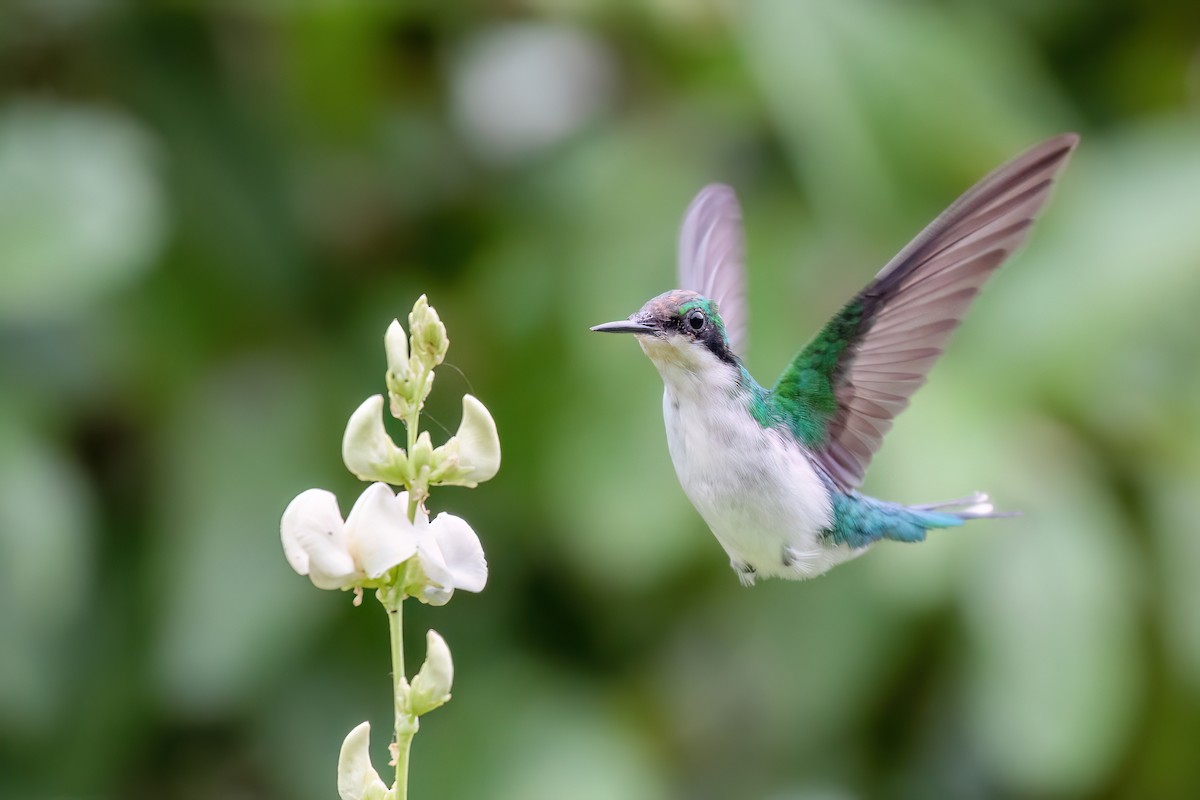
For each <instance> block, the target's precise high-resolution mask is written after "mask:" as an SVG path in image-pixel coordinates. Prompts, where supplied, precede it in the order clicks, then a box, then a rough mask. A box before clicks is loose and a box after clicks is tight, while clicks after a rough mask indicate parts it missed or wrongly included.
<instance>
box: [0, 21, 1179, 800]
mask: <svg viewBox="0 0 1200 800" xmlns="http://www.w3.org/2000/svg"><path fill="white" fill-rule="evenodd" d="M169 6H170V7H169V8H168V7H163V8H157V7H155V8H151V4H136V3H123V4H121V3H117V4H111V3H108V4H106V3H97V2H42V1H41V0H16V1H15V2H10V3H7V4H5V5H4V8H3V10H2V11H0V66H2V67H3V69H2V70H0V74H2V75H3V79H2V81H0V87H2V88H0V92H3V96H2V97H0V104H2V107H0V641H3V647H0V797H5V798H8V797H12V798H40V797H73V796H86V797H113V798H122V799H124V798H167V799H168V800H171V799H173V798H180V799H183V798H187V799H188V800H192V799H194V798H229V797H247V798H297V799H298V800H305V799H306V798H313V799H314V800H316V798H328V797H330V796H332V795H333V791H334V790H333V786H332V784H331V779H330V776H332V775H333V774H334V772H335V763H336V757H337V750H338V745H339V742H340V741H341V739H342V736H343V735H344V734H345V732H346V731H347V730H349V729H350V728H351V727H353V726H354V725H355V724H357V723H358V722H359V721H361V720H362V719H364V718H367V717H370V716H371V715H375V716H374V718H372V722H373V724H374V726H375V728H376V730H377V731H384V730H387V729H388V728H389V727H390V724H391V719H390V715H389V714H382V713H380V708H379V703H378V698H379V697H380V696H381V695H383V696H386V695H385V693H386V692H387V687H388V681H389V678H388V675H387V674H386V672H385V671H384V670H383V669H381V668H380V666H379V665H381V664H385V663H386V661H387V657H386V653H387V638H386V631H384V630H382V629H380V626H378V625H377V624H376V623H377V622H378V620H377V619H376V618H372V615H367V614H358V613H356V612H355V609H353V608H352V607H351V606H350V605H349V603H347V602H345V597H344V596H342V595H340V594H338V593H322V592H315V591H313V590H312V589H311V587H310V586H309V585H308V581H307V580H306V579H304V578H300V577H298V576H297V575H295V574H294V573H293V572H292V571H291V570H290V569H289V567H288V565H287V563H286V562H285V561H284V559H283V558H282V556H281V554H280V551H279V542H278V538H277V535H276V531H277V525H278V520H279V516H280V513H281V511H282V509H283V508H284V506H285V505H286V504H287V502H288V500H289V499H290V498H292V497H293V496H295V495H296V494H297V493H298V492H300V491H302V490H304V489H306V488H308V487H309V486H325V487H328V488H329V489H331V490H333V491H334V492H335V493H336V494H338V495H339V496H343V497H350V496H353V494H354V492H355V491H356V489H358V488H360V487H359V486H358V484H357V482H356V481H355V480H354V479H353V478H352V477H350V476H349V475H347V474H346V473H345V471H344V469H343V467H342V465H341V463H340V461H339V459H338V458H337V456H336V454H337V452H338V447H339V442H340V441H341V437H342V433H343V426H344V424H345V420H346V418H347V416H348V415H349V414H350V413H351V412H352V411H353V410H354V408H355V407H356V406H357V404H358V403H359V402H360V401H361V399H362V397H364V396H367V395H369V394H370V393H372V392H374V391H377V390H378V384H379V377H380V376H379V367H380V363H379V331H380V330H382V329H383V326H385V325H386V324H387V322H388V321H389V320H391V319H392V318H394V317H397V316H400V315H402V314H403V313H404V312H405V311H406V310H407V309H408V308H410V307H411V305H412V303H413V301H414V300H415V299H416V298H417V297H418V296H419V295H421V294H422V293H427V294H428V295H429V298H430V301H431V302H432V303H433V304H434V305H435V306H436V307H437V308H438V310H439V312H440V313H441V314H442V317H443V320H444V322H445V324H446V327H447V328H448V329H449V330H451V331H452V332H453V333H454V347H453V348H452V349H451V351H450V352H449V355H448V357H449V358H450V362H451V363H450V364H448V365H446V366H444V367H442V369H441V374H440V376H439V378H438V381H437V385H436V387H435V388H434V390H433V392H432V394H431V395H430V396H429V398H428V401H427V403H426V407H425V411H424V413H425V414H426V415H427V418H428V419H430V420H438V421H440V422H441V424H442V425H443V426H445V427H446V428H448V429H450V430H447V432H446V433H447V435H448V434H449V433H450V432H452V430H453V426H454V424H455V420H457V419H458V418H459V415H460V410H459V398H460V397H461V396H462V395H463V394H464V393H466V392H468V391H469V392H471V393H472V394H474V395H476V396H478V397H481V398H485V399H486V401H487V405H488V408H489V409H490V410H491V412H492V414H493V415H494V417H495V420H496V424H497V426H498V428H499V430H500V433H501V435H502V436H503V438H504V443H505V453H504V458H505V462H504V468H503V470H502V471H501V473H500V475H499V476H498V477H497V479H496V480H495V481H494V482H493V483H492V484H490V485H489V488H488V491H486V492H467V491H462V492H459V491H457V490H455V489H453V488H450V489H447V490H446V493H445V496H446V499H445V503H446V506H447V507H448V508H453V510H454V511H455V513H461V514H462V515H463V516H464V517H465V518H467V519H469V520H471V522H472V524H474V525H475V526H476V529H477V530H479V531H480V533H481V534H482V536H483V540H484V547H485V548H486V551H487V553H488V560H489V563H490V567H491V583H490V584H489V586H488V588H487V590H486V592H485V593H483V594H482V595H480V596H474V595H471V596H464V597H462V598H461V599H460V600H458V601H456V602H455V603H453V604H451V605H450V606H448V607H447V608H446V609H442V610H440V611H438V612H436V619H435V618H434V616H432V614H431V613H430V612H429V610H428V609H425V608H419V609H414V610H413V611H412V614H411V616H410V623H411V624H410V625H409V628H410V629H411V630H412V631H413V632H414V638H413V640H412V641H411V642H410V643H409V644H410V646H411V647H412V648H414V651H418V650H420V642H419V641H418V640H417V638H415V637H416V636H417V634H418V633H419V632H420V631H423V630H425V629H426V628H429V627H430V626H431V625H434V624H435V623H436V627H437V628H438V630H439V631H440V632H441V633H443V634H444V635H445V636H446V638H447V640H449V641H452V642H453V643H454V646H455V651H454V653H455V663H456V667H457V668H458V670H459V674H460V678H459V680H458V682H457V683H456V684H455V687H454V696H455V700H454V702H453V703H451V704H449V705H448V706H446V707H445V708H444V709H441V710H439V711H438V713H437V714H435V715H432V716H430V717H429V718H428V723H427V725H426V726H425V727H426V730H427V733H428V735H427V736H423V737H422V738H423V739H424V741H419V742H418V743H417V746H416V750H415V752H414V755H413V764H414V768H413V775H412V796H413V797H414V798H434V797H454V798H472V799H473V800H475V799H478V800H509V799H510V798H511V799H513V800H516V799H517V798H519V799H520V800H540V798H561V797H568V796H569V797H581V798H589V799H590V798H593V797H594V798H622V800H642V799H643V798H645V799H646V800H656V799H657V798H689V800H691V799H692V798H712V799H713V800H718V799H723V798H737V799H738V800H768V799H773V800H779V799H780V798H812V797H818V796H823V797H828V796H862V797H897V798H907V797H913V798H917V797H993V796H1005V797H1100V796H1103V797H1130V798H1134V797H1170V796H1182V795H1185V794H1187V793H1188V792H1189V791H1191V790H1192V787H1194V786H1195V785H1196V784H1197V783H1200V767H1197V764H1196V760H1195V746H1194V745H1195V742H1196V741H1200V580H1197V575H1198V574H1200V546H1198V545H1197V542H1198V541H1200V539H1198V537H1197V536H1196V532H1197V528H1196V521H1195V517H1196V510H1195V494H1196V491H1197V486H1200V414H1198V413H1197V409H1198V408H1200V337H1197V336H1196V322H1195V308H1196V306H1197V303H1198V302H1200V271H1198V270H1197V269H1196V264H1197V263H1200V234H1198V233H1197V227H1196V220H1198V219H1200V189H1198V188H1197V187H1200V144H1198V142H1200V137H1198V136H1197V114H1198V111H1197V107H1196V104H1197V97H1196V94H1195V92H1196V81H1195V50H1196V41H1197V34H1196V32H1197V31H1198V30H1200V12H1198V11H1197V5H1196V4H1195V3H1194V2H1183V0H1167V1H1166V2H1159V3H1153V4H1147V3H1134V2H1131V0H1124V2H1114V3H1107V4H1094V3H1083V2H1060V3H1049V4H1047V3H1032V2H1020V3H1012V2H1008V3H1002V2H997V1H995V0H974V1H972V0H951V1H950V2H925V1H916V2H908V3H884V2H875V1H873V0H811V1H810V2H803V3H801V2H790V1H789V0H751V1H750V2H728V3H718V4H712V5H711V6H710V4H703V3H683V2H651V3H645V4H603V3H595V2H571V3H553V2H548V0H527V1H525V2H517V3H515V4H500V5H497V4H486V3H465V4H463V3H460V4H455V3H429V2H423V3H414V2H406V3H375V2H358V3H355V2H294V3H282V2H266V3H228V2H226V3H186V4H169ZM718 8H719V9H721V10H718ZM513 9H516V13H514V11H513ZM547 64H549V66H547ZM1066 129H1076V130H1079V131H1080V132H1081V134H1082V135H1083V140H1082V144H1081V146H1080V149H1079V151H1078V153H1077V155H1076V157H1075V158H1074V159H1073V162H1072V164H1071V166H1070V168H1069V169H1068V171H1067V173H1066V175H1065V178H1064V180H1063V182H1062V185H1061V187H1060V188H1059V190H1058V191H1057V192H1056V197H1055V198H1054V199H1053V200H1052V202H1051V204H1050V207H1049V210H1048V212H1047V213H1046V214H1045V216H1044V219H1043V220H1042V222H1041V223H1040V224H1039V225H1038V227H1037V229H1036V230H1035V232H1034V235H1033V236H1032V239H1031V242H1030V245H1029V246H1028V248H1027V249H1026V250H1025V251H1024V252H1023V253H1021V254H1019V255H1018V256H1017V257H1016V258H1015V259H1014V260H1013V261H1012V263H1011V264H1010V265H1009V266H1007V267H1005V269H1004V270H1002V271H1001V272H1000V274H999V275H997V277H996V278H995V279H994V280H993V281H992V282H990V284H989V286H988V289H987V291H986V292H985V294H984V295H983V297H981V298H980V300H979V301H978V303H976V304H975V306H974V308H973V309H972V312H971V314H970V315H969V316H968V318H967V320H966V322H965V324H964V325H963V327H962V329H961V330H960V331H959V332H958V333H957V334H956V336H955V338H954V339H953V340H952V342H951V344H950V347H949V350H948V352H947V354H946V356H945V358H944V360H943V361H942V363H940V364H939V366H938V367H936V368H935V369H934V370H933V372H932V375H931V377H930V382H929V384H928V385H927V386H926V387H925V388H923V389H922V390H921V391H920V392H918V393H917V395H916V397H915V398H914V402H913V405H912V407H911V409H909V410H908V411H907V412H906V413H905V414H904V415H903V416H901V417H900V419H899V421H898V422H897V424H896V426H895V428H894V430H893V431H892V432H891V433H890V434H889V436H888V438H887V440H886V442H885V445H884V447H883V449H882V450H881V452H880V453H879V455H878V456H877V457H876V458H875V460H874V462H873V464H872V469H871V472H870V473H869V475H868V479H867V486H866V487H865V488H866V490H867V491H869V492H870V493H872V494H876V495H879V496H882V497H885V498H888V499H891V500H897V501H904V502H930V501H936V500H941V499H946V498H951V497H959V496H962V495H965V494H968V493H969V492H971V491H973V490H976V489H982V490H987V491H988V492H989V493H990V494H991V495H992V497H993V499H994V500H995V501H996V503H997V507H998V508H999V509H1000V510H1007V509H1020V510H1023V511H1024V512H1025V515H1024V516H1023V517H1021V518H1019V519H1016V520H1004V521H996V522H977V523H973V524H972V525H971V526H970V527H969V528H967V529H962V530H955V531H949V532H934V533H932V534H931V535H930V537H929V539H928V541H926V542H924V543H923V544H920V545H915V546H907V545H902V544H897V543H891V542H885V543H882V544H881V545H879V546H877V547H876V548H875V549H874V550H873V551H872V552H870V553H869V554H867V555H866V556H864V557H862V558H860V559H858V560H856V561H855V562H853V563H851V564H848V565H846V566H843V567H840V568H839V569H838V570H837V571H836V572H834V573H833V574H832V575H830V576H828V577H826V578H823V579H820V580H817V581H812V582H808V583H803V584H790V583H789V584H784V583H782V582H777V583H767V584H764V585H761V586H758V587H756V588H754V589H752V590H744V589H742V588H741V587H740V586H739V585H738V582H737V580H736V578H735V577H734V576H733V575H732V574H731V573H730V572H729V569H728V565H727V562H726V559H725V557H724V555H723V554H722V553H721V551H720V549H719V547H718V545H717V544H716V542H715V541H713V539H712V537H711V536H710V535H709V534H708V532H707V531H706V530H705V528H704V525H703V523H702V522H701V521H700V519H699V518H698V516H697V515H696V514H695V512H694V511H693V510H692V509H691V507H690V506H689V505H688V504H687V502H686V500H685V499H684V498H683V495H682V493H681V492H680V491H679V489H678V487H677V483H676V481H675V477H674V475H673V472H672V468H671V465H670V461H669V459H668V457H667V453H666V447H665V442H664V437H663V431H662V420H661V410H660V404H659V397H660V396H661V385H660V383H659V380H658V377H657V376H656V375H655V374H654V371H653V369H652V368H651V367H650V365H649V364H647V363H646V361H645V359H644V358H643V356H642V355H641V354H640V353H639V352H638V350H637V348H636V346H635V345H634V343H633V342H631V341H616V340H614V339H613V338H611V337H609V338H605V337H599V336H593V335H591V334H589V333H588V330H587V329H588V326H589V325H592V324H595V323H597V322H602V321H605V320H609V319H616V318H619V317H622V316H624V315H626V314H628V313H629V312H631V311H633V310H635V309H637V308H638V307H639V306H640V305H641V304H642V303H643V302H644V301H645V300H646V298H648V297H652V296H654V295H656V294H658V293H660V292H662V291H664V290H666V289H668V288H671V283H672V276H673V273H674V245H675V237H676V233H677V225H678V223H679V219H680V217H681V215H682V213H683V209H684V208H685V206H686V204H687V202H688V200H689V199H690V198H691V196H692V194H693V193H694V192H695V191H696V190H697V189H698V188H699V187H700V186H702V185H704V184H705V183H708V182H711V181H718V180H719V181H725V182H728V183H731V184H732V185H734V186H735V187H736V188H737V190H738V193H739V196H740V198H741V200H742V203H743V206H744V212H745V218H746V224H747V229H748V250H749V258H750V270H749V272H750V280H751V292H750V298H749V301H750V307H751V309H752V312H753V323H752V324H753V330H752V332H751V334H752V335H751V337H750V340H751V341H752V342H753V347H754V350H753V352H752V353H750V358H749V363H748V366H749V367H750V368H751V370H752V371H753V372H754V373H755V374H756V375H759V376H760V377H764V376H770V375H775V374H778V373H779V371H780V369H781V368H782V367H783V365H785V364H786V363H787V362H788V359H789V358H790V357H791V356H792V355H793V354H794V353H795V352H796V348H797V347H798V346H799V345H800V344H802V343H803V342H804V341H807V340H808V338H809V337H810V336H811V335H812V334H813V333H814V332H815V331H816V330H818V328H819V326H820V325H821V324H822V323H823V322H824V321H825V320H826V319H828V318H829V317H830V316H831V315H832V314H833V313H835V312H836V310H837V309H838V308H840V307H842V304H844V303H845V301H846V299H847V298H849V297H852V296H853V295H854V293H855V292H856V291H858V289H860V288H861V287H862V286H863V285H865V284H866V283H867V281H868V280H869V279H870V278H871V276H872V275H873V274H874V273H875V271H876V270H877V269H878V267H879V265H881V264H883V263H885V262H886V261H887V259H888V258H889V257H890V256H891V255H892V254H893V253H894V252H895V251H896V250H897V249H899V247H901V246H902V245H903V244H904V243H905V242H906V241H907V240H908V239H909V238H910V237H911V236H912V235H914V234H915V233H916V232H917V231H919V230H920V229H921V228H922V227H923V226H924V225H925V224H926V223H927V222H928V221H929V220H930V219H931V218H932V217H933V215H934V214H936V213H937V212H938V211H940V210H941V209H942V208H943V207H944V206H945V205H946V203H947V202H949V201H950V200H951V199H953V198H954V197H955V196H956V195H957V194H958V193H959V192H960V191H962V190H963V189H965V188H966V187H967V186H969V185H970V184H971V183H972V182H973V181H974V180H976V179H977V178H978V177H980V176H981V175H983V174H984V173H985V172H986V171H987V170H989V169H990V168H991V167H993V166H995V165H996V164H998V163H1000V162H1001V161H1002V160H1004V159H1005V158H1007V157H1009V156H1011V155H1013V154H1015V153H1016V152H1018V151H1019V150H1021V149H1022V148H1023V147H1025V146H1027V145H1029V144H1031V143H1032V142H1034V141H1037V140H1039V139H1041V138H1044V137H1045V136H1047V135H1050V134H1052V133H1056V132H1058V131H1061V130H1066ZM452 366H456V367H459V368H461V369H462V371H463V373H465V374H466V375H469V376H470V385H467V383H466V381H465V379H459V378H456V377H455V371H454V370H453V369H452V368H451V367H452ZM430 425H431V426H432V427H436V425H434V423H433V422H432V421H431V422H430ZM433 438H434V439H439V440H440V439H441V438H442V437H439V436H434V437H433ZM439 502H441V501H440V500H439V499H438V498H437V497H435V498H434V500H433V503H434V505H433V507H431V509H430V511H431V512H433V513H435V514H436V513H437V512H438V511H441V510H443V509H441V508H438V507H437V503H439ZM335 654H336V655H335ZM348 654H350V655H348ZM351 656H353V657H351ZM298 697H302V698H305V702H303V703H298V702H297V700H296V698H298ZM376 739H377V741H376V744H375V752H373V753H372V755H373V758H374V760H375V763H378V764H382V763H385V762H386V758H387V757H386V753H384V752H383V746H384V740H385V739H386V737H384V736H377V737H376ZM468 760H469V765H470V766H469V768H468V767H467V764H468ZM447 775H449V776H450V777H449V779H447ZM447 780H449V783H448V782H447Z"/></svg>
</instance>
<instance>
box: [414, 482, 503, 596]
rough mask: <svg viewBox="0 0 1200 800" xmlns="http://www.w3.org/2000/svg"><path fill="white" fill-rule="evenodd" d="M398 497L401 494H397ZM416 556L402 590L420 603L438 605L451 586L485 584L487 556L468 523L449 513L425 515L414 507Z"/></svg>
mask: <svg viewBox="0 0 1200 800" xmlns="http://www.w3.org/2000/svg"><path fill="white" fill-rule="evenodd" d="M401 496H402V497H403V496H404V495H401ZM414 526H415V527H416V530H417V536H418V539H417V557H416V558H415V559H413V560H412V561H410V562H409V566H408V571H407V574H406V576H405V581H404V592H405V594H408V595H409V596H411V597H415V598H417V599H418V600H420V601H421V602H422V603H428V604H429V605H431V606H442V605H445V604H446V603H447V602H449V600H450V597H451V595H453V594H454V590H455V589H463V590H465V591H468V592H481V591H483V587H484V586H485V585H486V584H487V576H488V568H487V559H486V558H485V557H484V555H483V545H481V544H480V543H479V537H478V536H476V535H475V531H473V530H471V526H470V525H468V524H467V522H466V520H464V519H462V518H461V517H456V516H454V515H453V514H446V513H442V514H438V515H437V517H436V518H435V519H434V520H433V521H432V522H430V521H429V516H428V515H427V514H426V513H425V512H424V511H422V510H420V509H418V510H417V519H416V522H415V523H414Z"/></svg>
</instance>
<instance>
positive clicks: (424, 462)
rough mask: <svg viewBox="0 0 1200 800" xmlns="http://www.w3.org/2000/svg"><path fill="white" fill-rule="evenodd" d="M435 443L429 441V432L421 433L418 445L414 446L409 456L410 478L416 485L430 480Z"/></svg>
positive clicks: (418, 437)
mask: <svg viewBox="0 0 1200 800" xmlns="http://www.w3.org/2000/svg"><path fill="white" fill-rule="evenodd" d="M433 452H434V451H433V442H432V441H431V440H430V439H429V431H421V433H420V434H419V435H418V436H417V443H416V444H414V445H413V448H412V452H411V453H409V456H408V477H409V480H411V481H413V482H414V483H420V482H423V481H424V480H426V479H428V477H429V476H428V473H429V472H431V471H432V470H433V467H434V463H433V461H434V458H433Z"/></svg>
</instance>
